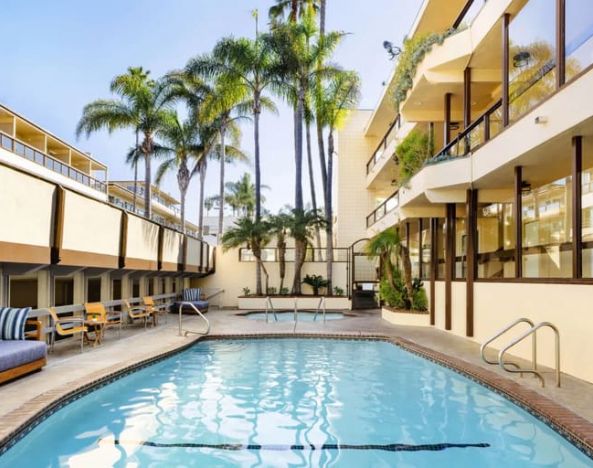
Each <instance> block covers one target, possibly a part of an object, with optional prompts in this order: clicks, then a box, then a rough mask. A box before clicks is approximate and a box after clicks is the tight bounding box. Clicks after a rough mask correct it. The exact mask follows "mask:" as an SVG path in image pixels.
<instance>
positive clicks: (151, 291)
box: [146, 278, 154, 296]
mask: <svg viewBox="0 0 593 468" xmlns="http://www.w3.org/2000/svg"><path fill="white" fill-rule="evenodd" d="M146 281H148V288H147V291H148V296H154V279H153V278H148V279H147V280H146Z"/></svg>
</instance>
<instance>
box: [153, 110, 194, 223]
mask: <svg viewBox="0 0 593 468" xmlns="http://www.w3.org/2000/svg"><path fill="white" fill-rule="evenodd" d="M159 135H160V139H161V140H162V144H155V148H154V152H155V155H156V156H161V157H165V158H166V159H165V160H164V161H163V162H162V163H161V165H160V166H159V168H158V169H157V175H156V184H157V185H160V183H161V181H162V179H163V177H164V176H165V174H167V172H169V171H170V170H172V169H177V184H178V187H179V194H180V198H181V200H180V201H181V214H180V217H181V230H182V231H183V232H185V200H186V195H187V189H188V188H189V184H190V182H191V179H192V178H193V176H194V175H195V172H192V171H191V170H190V168H191V166H192V161H196V162H198V161H199V159H200V158H202V157H204V147H203V145H202V142H201V141H200V135H199V124H198V123H196V122H195V121H194V120H193V119H192V118H189V119H187V120H186V121H185V122H180V121H179V118H178V117H177V116H176V117H175V119H172V120H171V121H170V122H168V123H167V125H166V126H164V127H163V128H162V129H161V130H160V131H159Z"/></svg>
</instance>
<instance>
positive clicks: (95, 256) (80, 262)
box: [59, 249, 119, 269]
mask: <svg viewBox="0 0 593 468" xmlns="http://www.w3.org/2000/svg"><path fill="white" fill-rule="evenodd" d="M118 264H119V256H118V255H107V254H100V253H93V252H83V251H81V250H70V249H63V250H61V251H60V263H59V265H61V266H80V267H95V268H111V269H115V268H118Z"/></svg>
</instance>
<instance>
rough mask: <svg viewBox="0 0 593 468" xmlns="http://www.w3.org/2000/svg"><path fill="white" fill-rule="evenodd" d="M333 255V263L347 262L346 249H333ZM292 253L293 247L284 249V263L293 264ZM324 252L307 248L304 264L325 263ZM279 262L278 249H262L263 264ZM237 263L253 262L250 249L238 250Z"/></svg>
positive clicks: (323, 249) (242, 248) (253, 258)
mask: <svg viewBox="0 0 593 468" xmlns="http://www.w3.org/2000/svg"><path fill="white" fill-rule="evenodd" d="M333 251H334V252H333V253H334V256H333V257H334V262H335V263H345V262H347V261H348V249H347V248H345V247H335V248H334V249H333ZM294 253H295V249H294V248H293V247H288V248H287V249H286V255H285V261H286V262H294ZM326 258H327V256H326V250H325V248H321V249H319V248H311V247H308V248H307V252H306V254H305V262H307V263H314V262H325V261H326ZM278 260H279V255H278V249H277V248H275V247H266V248H264V249H262V261H263V262H277V261H278ZM239 261H240V262H255V257H254V256H253V253H252V251H251V249H248V248H246V247H241V248H240V249H239Z"/></svg>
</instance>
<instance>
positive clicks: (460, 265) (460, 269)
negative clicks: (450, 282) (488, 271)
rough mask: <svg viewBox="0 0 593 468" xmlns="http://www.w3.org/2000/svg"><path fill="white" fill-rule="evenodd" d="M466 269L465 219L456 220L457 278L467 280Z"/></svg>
mask: <svg viewBox="0 0 593 468" xmlns="http://www.w3.org/2000/svg"><path fill="white" fill-rule="evenodd" d="M458 211H459V210H458ZM466 269H467V233H466V230H465V218H457V219H456V220H455V278H456V279H463V278H465V276H466Z"/></svg>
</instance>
